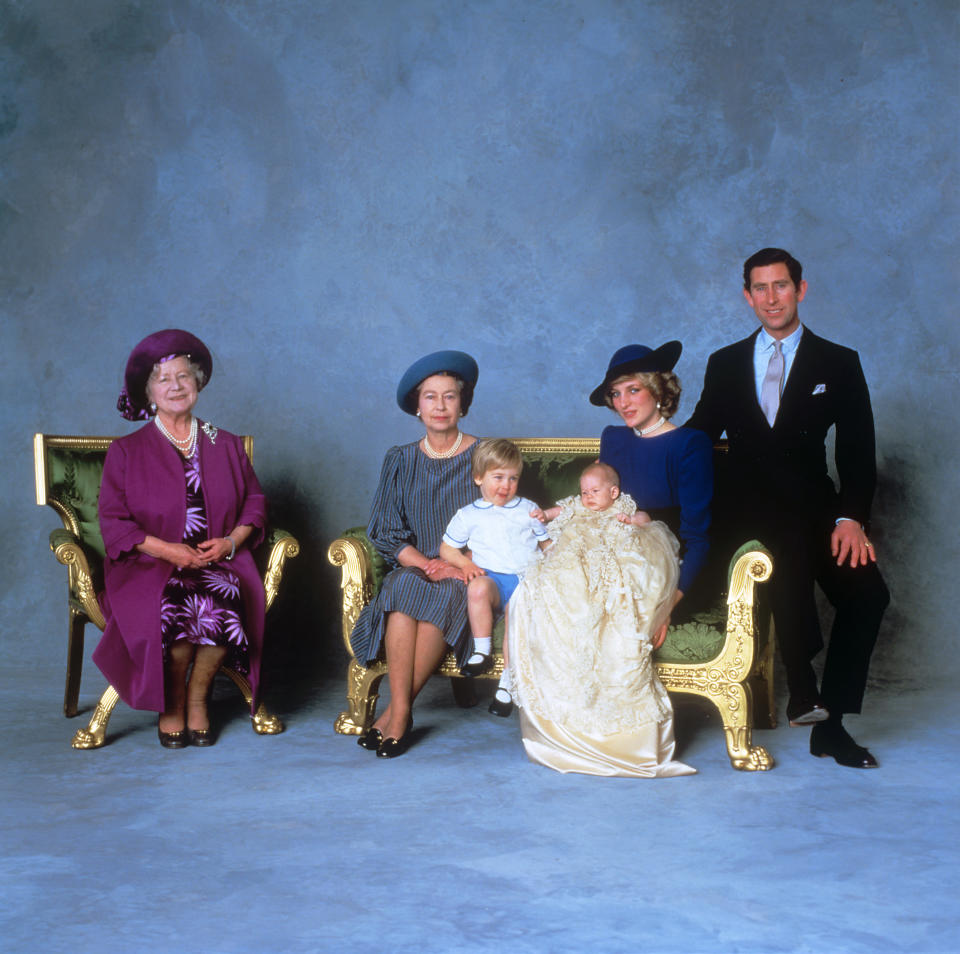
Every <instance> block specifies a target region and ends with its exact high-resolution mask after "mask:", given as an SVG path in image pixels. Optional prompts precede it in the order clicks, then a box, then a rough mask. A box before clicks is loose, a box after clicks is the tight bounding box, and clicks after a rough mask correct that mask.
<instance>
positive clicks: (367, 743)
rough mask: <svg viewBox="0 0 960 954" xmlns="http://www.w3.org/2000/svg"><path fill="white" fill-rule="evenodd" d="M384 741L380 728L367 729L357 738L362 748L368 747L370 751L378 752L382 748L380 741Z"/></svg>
mask: <svg viewBox="0 0 960 954" xmlns="http://www.w3.org/2000/svg"><path fill="white" fill-rule="evenodd" d="M382 741H383V736H382V735H381V734H380V730H379V729H375V728H374V729H367V731H366V732H364V733H363V735H361V736H360V738H359V739H357V745H359V746H360V748H361V749H366V750H367V751H368V752H376V751H377V749H379V748H380V743H381V742H382Z"/></svg>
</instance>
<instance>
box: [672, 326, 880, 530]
mask: <svg viewBox="0 0 960 954" xmlns="http://www.w3.org/2000/svg"><path fill="white" fill-rule="evenodd" d="M759 333H760V331H759V329H757V331H756V332H754V333H753V334H752V335H751V336H750V337H749V338H745V339H744V340H743V341H738V342H737V343H736V344H732V345H729V346H728V347H726V348H722V349H721V350H719V351H717V352H715V353H714V354H712V355H711V356H710V358H709V360H708V362H707V370H706V374H705V376H704V385H703V393H702V394H701V396H700V400H699V402H698V403H697V407H696V410H695V411H694V413H693V417H691V418H690V420H689V421H688V422H687V425H688V426H689V427H696V428H699V429H700V430H702V431H705V432H706V433H707V434H708V435H709V436H710V439H711V440H713V441H716V440H717V439H718V438H719V437H720V435H721V434H722V433H724V432H726V435H727V439H728V442H729V454H728V461H727V464H726V467H727V479H726V480H725V484H726V488H727V493H729V494H730V495H731V497H732V501H731V503H732V504H733V507H734V508H735V511H736V512H738V513H739V515H740V516H753V517H757V515H758V514H759V513H761V512H762V513H763V514H765V515H766V516H767V517H771V518H773V519H774V520H775V521H776V522H777V524H778V525H779V526H780V527H781V528H783V529H785V530H786V529H787V528H788V527H791V526H792V527H798V526H805V528H806V529H812V526H808V525H806V522H808V521H813V522H814V523H815V524H816V525H817V526H818V527H819V526H826V525H832V523H833V521H834V520H835V519H836V518H837V517H852V518H853V519H854V520H858V521H859V522H860V523H863V524H866V523H867V521H868V519H869V516H870V505H871V502H872V500H873V491H874V486H875V484H876V461H875V446H874V431H873V411H872V410H871V407H870V394H869V391H868V390H867V383H866V380H865V378H864V376H863V370H862V368H861V367H860V358H859V357H858V355H857V353H856V351H853V350H851V349H850V348H845V347H843V346H841V345H837V344H834V343H833V342H831V341H827V340H826V339H825V338H820V337H818V336H817V335H815V334H814V333H813V332H812V331H810V329H809V328H806V327H805V328H804V330H803V336H802V337H801V339H800V344H799V346H798V348H797V353H796V355H795V357H794V361H793V365H792V367H791V369H790V375H789V377H788V378H787V382H786V385H785V387H784V390H783V395H782V397H781V401H780V409H779V412H778V414H777V418H776V421H775V422H774V426H773V427H772V428H771V427H770V425H769V424H768V423H767V419H766V418H765V417H764V415H763V411H761V410H760V405H759V403H758V401H757V395H756V386H755V383H754V373H753V348H754V341H755V339H756V337H757V335H758V334H759ZM831 427H834V428H836V434H835V446H836V469H837V475H838V477H839V480H840V487H839V489H838V488H836V487H835V486H834V484H833V482H832V480H831V479H830V476H829V474H828V472H827V453H826V441H827V432H828V431H829V430H830V428H831ZM791 518H792V519H791ZM828 521H829V524H828ZM750 522H751V523H754V522H755V521H754V520H751V521H750Z"/></svg>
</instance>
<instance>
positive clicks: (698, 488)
mask: <svg viewBox="0 0 960 954" xmlns="http://www.w3.org/2000/svg"><path fill="white" fill-rule="evenodd" d="M690 435H691V436H690V439H689V440H688V441H687V442H686V443H685V444H684V447H683V451H682V456H681V458H680V460H679V461H678V467H677V498H678V500H679V502H680V529H679V537H680V541H681V542H682V543H683V546H684V550H685V552H684V557H683V566H682V567H681V568H680V582H679V587H680V589H681V590H683V592H684V593H689V592H690V587H691V586H692V585H693V581H694V579H696V576H697V574H698V573H699V572H700V570H701V569H703V565H704V564H705V563H706V562H707V554H708V553H709V551H710V535H709V534H710V503H711V501H712V500H713V444H712V443H711V441H710V438H709V437H707V435H706V434H705V433H703V431H697V430H691V431H690Z"/></svg>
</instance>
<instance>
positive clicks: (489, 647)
mask: <svg viewBox="0 0 960 954" xmlns="http://www.w3.org/2000/svg"><path fill="white" fill-rule="evenodd" d="M492 652H493V637H492V636H487V637H485V638H480V639H478V638H477V637H474V639H473V655H472V656H471V657H470V658H469V659H468V660H467V662H468V663H478V662H481V661H482V659H483V657H484V656H489V655H490V654H491V653H492Z"/></svg>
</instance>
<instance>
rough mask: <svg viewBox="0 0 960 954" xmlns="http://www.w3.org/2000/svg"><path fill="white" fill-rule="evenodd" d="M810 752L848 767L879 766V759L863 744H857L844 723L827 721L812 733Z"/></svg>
mask: <svg viewBox="0 0 960 954" xmlns="http://www.w3.org/2000/svg"><path fill="white" fill-rule="evenodd" d="M810 754H811V755H815V756H817V757H818V758H821V759H825V758H832V759H834V760H835V761H836V763H837V764H838V765H843V766H845V767H846V768H863V769H867V768H877V760H876V759H875V758H874V757H873V756H872V755H871V754H870V752H869V751H868V750H867V749H865V748H864V747H863V746H862V745H857V743H856V742H854V741H853V739H852V738H851V737H850V734H849V733H848V732H847V730H846V729H845V728H844V727H843V726H842V725H834V724H833V723H830V722H826V723H824V724H823V725H818V726H814V728H813V731H812V732H811V733H810Z"/></svg>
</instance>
